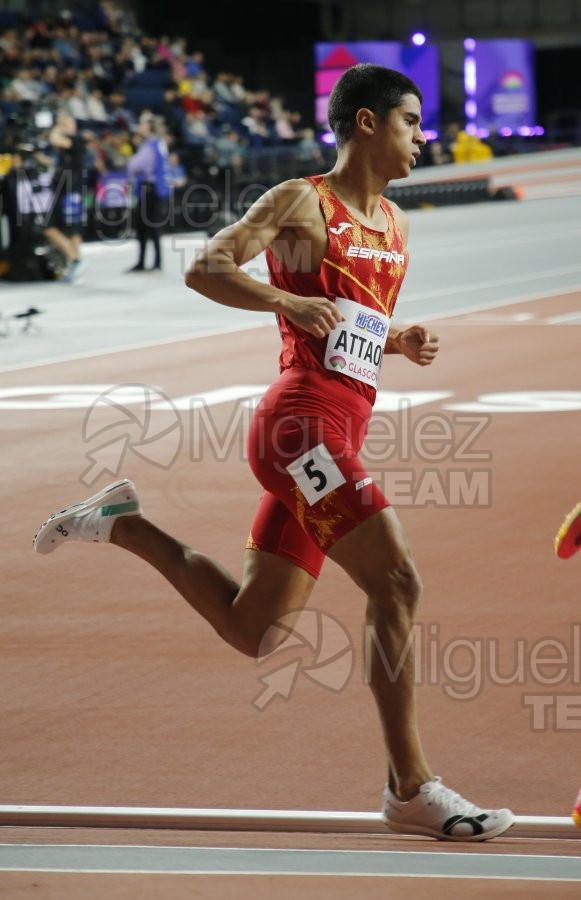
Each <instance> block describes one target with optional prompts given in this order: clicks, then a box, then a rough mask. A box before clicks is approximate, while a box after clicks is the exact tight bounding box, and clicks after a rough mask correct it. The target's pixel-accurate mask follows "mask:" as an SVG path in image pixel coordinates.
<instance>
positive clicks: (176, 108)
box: [159, 87, 184, 136]
mask: <svg viewBox="0 0 581 900" xmlns="http://www.w3.org/2000/svg"><path fill="white" fill-rule="evenodd" d="M159 114H160V115H161V116H163V118H164V119H165V121H166V122H167V125H168V128H169V130H170V131H171V132H172V134H175V135H176V136H177V135H179V134H180V133H181V131H182V127H183V122H184V109H183V106H182V103H181V100H180V96H179V94H178V91H177V88H175V87H169V88H167V89H166V90H165V91H164V93H163V104H162V106H161V109H160V111H159Z"/></svg>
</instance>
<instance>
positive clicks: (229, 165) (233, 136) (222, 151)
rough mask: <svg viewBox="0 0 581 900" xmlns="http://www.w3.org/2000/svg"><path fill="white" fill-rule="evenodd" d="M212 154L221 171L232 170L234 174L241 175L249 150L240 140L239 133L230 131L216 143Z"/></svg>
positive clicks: (220, 136)
mask: <svg viewBox="0 0 581 900" xmlns="http://www.w3.org/2000/svg"><path fill="white" fill-rule="evenodd" d="M212 154H213V158H214V160H215V163H216V165H217V167H218V169H220V171H224V170H231V171H232V172H234V174H236V175H239V174H240V172H241V171H242V167H243V165H244V159H245V157H246V155H247V149H246V147H245V146H244V145H243V143H242V141H241V140H240V135H239V134H238V132H237V131H234V129H228V130H226V131H224V132H222V134H220V135H219V136H218V137H217V138H216V140H215V141H214V145H213V151H212Z"/></svg>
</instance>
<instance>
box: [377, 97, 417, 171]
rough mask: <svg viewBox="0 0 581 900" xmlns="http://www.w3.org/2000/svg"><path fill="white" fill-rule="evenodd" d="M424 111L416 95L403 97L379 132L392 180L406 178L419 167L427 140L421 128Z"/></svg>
mask: <svg viewBox="0 0 581 900" xmlns="http://www.w3.org/2000/svg"><path fill="white" fill-rule="evenodd" d="M421 122H422V108H421V105H420V101H419V100H418V98H417V97H416V95H415V94H404V96H403V97H402V100H401V103H400V105H399V106H396V107H395V108H394V109H392V110H391V112H390V113H389V116H388V117H387V121H386V122H385V123H384V124H383V126H382V128H381V129H380V133H381V134H382V138H383V148H384V152H386V162H387V163H388V165H389V172H388V177H389V178H405V177H406V176H407V175H409V174H410V172H411V170H412V169H413V168H414V166H415V165H416V162H417V159H418V157H419V155H420V152H421V147H423V145H424V144H425V143H426V138H425V137H424V134H423V132H422V129H421V127H420V126H421Z"/></svg>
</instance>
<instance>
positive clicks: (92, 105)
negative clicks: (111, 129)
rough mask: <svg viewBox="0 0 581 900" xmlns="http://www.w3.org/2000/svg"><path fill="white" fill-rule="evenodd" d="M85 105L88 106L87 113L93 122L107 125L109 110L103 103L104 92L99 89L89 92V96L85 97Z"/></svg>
mask: <svg viewBox="0 0 581 900" xmlns="http://www.w3.org/2000/svg"><path fill="white" fill-rule="evenodd" d="M85 103H86V106H87V112H88V114H89V116H88V118H89V119H90V121H91V122H99V123H102V124H105V123H106V122H107V121H108V119H109V116H108V113H107V109H106V107H105V103H104V102H103V92H102V91H100V90H99V89H98V88H94V89H93V90H92V91H89V93H88V94H87V96H86V97H85Z"/></svg>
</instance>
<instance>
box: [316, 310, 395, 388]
mask: <svg viewBox="0 0 581 900" xmlns="http://www.w3.org/2000/svg"><path fill="white" fill-rule="evenodd" d="M336 305H337V309H338V310H339V311H340V312H341V313H342V314H343V316H345V321H344V322H339V324H338V325H336V326H335V328H334V329H333V331H332V332H331V333H330V334H329V336H328V338H327V347H326V349H325V368H326V369H331V370H333V371H335V372H337V371H340V372H341V374H342V375H348V376H349V378H354V379H355V380H356V381H363V382H364V384H369V385H371V387H377V382H378V381H379V372H380V370H381V361H382V359H383V349H384V347H385V342H386V340H387V333H388V331H389V319H388V317H387V316H385V315H383V313H380V312H377V311H376V310H371V309H369V307H367V306H363V304H362V303H356V302H355V301H354V300H347V299H346V298H345V297H337V300H336ZM339 361H340V362H339Z"/></svg>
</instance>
